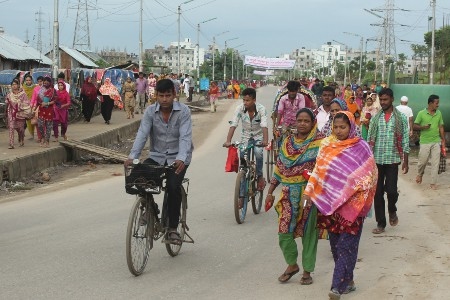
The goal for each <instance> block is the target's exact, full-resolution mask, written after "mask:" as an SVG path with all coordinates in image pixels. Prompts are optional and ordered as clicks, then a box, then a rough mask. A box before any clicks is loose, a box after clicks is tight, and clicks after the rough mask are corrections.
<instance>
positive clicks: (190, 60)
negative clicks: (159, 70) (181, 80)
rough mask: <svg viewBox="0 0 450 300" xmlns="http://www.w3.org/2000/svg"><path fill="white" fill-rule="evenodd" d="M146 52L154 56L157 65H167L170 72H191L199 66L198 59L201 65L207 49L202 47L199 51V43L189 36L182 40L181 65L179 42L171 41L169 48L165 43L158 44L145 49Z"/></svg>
mask: <svg viewBox="0 0 450 300" xmlns="http://www.w3.org/2000/svg"><path fill="white" fill-rule="evenodd" d="M145 53H147V54H149V55H150V56H151V57H152V58H153V61H154V62H155V65H159V66H166V67H167V70H168V72H173V73H178V71H179V72H180V73H189V74H191V73H192V71H193V70H195V69H196V68H197V60H198V62H199V65H202V64H203V62H204V56H205V49H203V48H200V49H199V51H198V52H197V45H196V44H194V43H192V42H191V39H189V38H187V39H185V40H184V41H183V42H180V67H178V42H172V43H170V45H169V47H168V48H167V49H166V48H164V46H163V45H156V46H155V48H153V49H145ZM198 53H199V54H200V56H199V55H198Z"/></svg>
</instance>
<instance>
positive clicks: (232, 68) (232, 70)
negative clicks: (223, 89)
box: [231, 44, 244, 79]
mask: <svg viewBox="0 0 450 300" xmlns="http://www.w3.org/2000/svg"><path fill="white" fill-rule="evenodd" d="M241 46H244V44H240V45H237V46H235V47H233V48H232V49H231V50H232V51H231V79H234V77H233V76H234V49H235V48H238V47H241Z"/></svg>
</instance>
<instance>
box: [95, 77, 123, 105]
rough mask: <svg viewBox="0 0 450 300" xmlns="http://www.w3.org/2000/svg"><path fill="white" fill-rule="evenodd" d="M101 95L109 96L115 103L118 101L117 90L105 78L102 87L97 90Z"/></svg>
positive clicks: (109, 80) (108, 79)
mask: <svg viewBox="0 0 450 300" xmlns="http://www.w3.org/2000/svg"><path fill="white" fill-rule="evenodd" d="M99 91H100V93H101V94H102V95H107V96H110V97H111V99H113V100H115V101H120V100H121V98H120V94H119V91H118V90H117V88H116V87H115V86H114V85H113V84H112V83H111V79H110V78H106V79H105V81H104V82H103V85H102V86H101V87H100V89H99Z"/></svg>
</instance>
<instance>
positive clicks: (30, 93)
mask: <svg viewBox="0 0 450 300" xmlns="http://www.w3.org/2000/svg"><path fill="white" fill-rule="evenodd" d="M35 87H36V85H35V84H31V85H26V84H25V83H24V84H23V85H22V89H23V91H24V92H25V94H27V97H28V99H29V100H31V97H33V90H34V88H35Z"/></svg>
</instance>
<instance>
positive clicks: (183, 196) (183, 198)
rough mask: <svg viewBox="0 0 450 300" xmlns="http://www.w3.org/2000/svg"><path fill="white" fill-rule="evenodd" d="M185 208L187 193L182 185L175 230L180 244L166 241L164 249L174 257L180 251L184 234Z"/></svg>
mask: <svg viewBox="0 0 450 300" xmlns="http://www.w3.org/2000/svg"><path fill="white" fill-rule="evenodd" d="M186 210H187V195H186V191H185V189H184V187H183V186H181V206H180V222H179V223H178V228H177V231H178V233H179V234H180V238H181V244H179V245H176V244H170V243H166V250H167V253H169V255H170V256H172V257H174V256H177V255H178V253H180V250H181V246H182V245H183V241H184V236H185V234H186Z"/></svg>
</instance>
